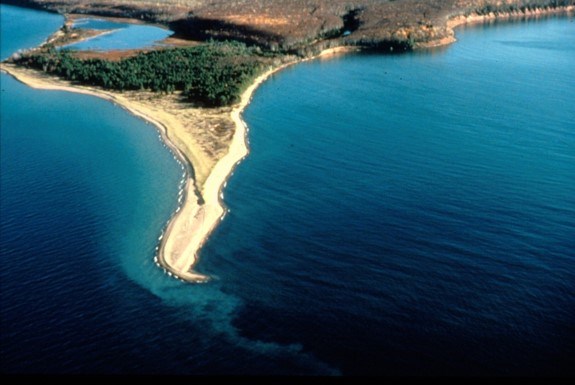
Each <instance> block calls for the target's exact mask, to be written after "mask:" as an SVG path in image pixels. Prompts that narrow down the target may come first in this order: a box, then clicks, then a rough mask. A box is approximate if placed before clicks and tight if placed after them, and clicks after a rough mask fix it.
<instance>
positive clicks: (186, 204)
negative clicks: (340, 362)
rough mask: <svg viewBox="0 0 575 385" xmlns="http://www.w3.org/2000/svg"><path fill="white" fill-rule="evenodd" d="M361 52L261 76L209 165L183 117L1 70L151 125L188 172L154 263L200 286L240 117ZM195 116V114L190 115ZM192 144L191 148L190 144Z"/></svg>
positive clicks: (237, 151) (238, 141) (241, 151)
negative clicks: (257, 100)
mask: <svg viewBox="0 0 575 385" xmlns="http://www.w3.org/2000/svg"><path fill="white" fill-rule="evenodd" d="M574 8H575V7H573V6H569V7H565V8H562V9H561V10H557V9H552V10H548V11H549V12H545V11H540V10H538V11H536V12H533V13H532V14H525V13H521V14H518V15H511V14H489V15H483V16H479V15H477V16H468V17H465V16H456V17H454V18H451V19H449V20H448V26H449V28H452V29H453V28H456V27H458V26H461V25H466V24H472V23H480V22H486V21H491V20H496V19H503V20H508V19H511V18H519V17H521V18H523V17H533V16H539V15H544V14H555V13H569V12H573V10H574ZM455 41H456V39H455V38H453V39H451V40H449V41H439V42H436V43H439V44H434V45H432V46H438V45H445V44H449V43H453V42H455ZM430 47H431V46H430ZM360 50H361V48H360V47H356V46H339V47H335V48H330V49H326V50H324V51H322V52H321V53H320V54H318V55H316V56H313V57H310V58H306V59H300V60H293V61H290V62H287V63H284V64H282V65H279V66H277V67H274V68H270V69H269V70H267V71H266V72H265V73H263V74H261V75H260V76H258V77H257V78H256V79H255V80H254V81H253V83H252V84H251V85H250V86H249V87H248V88H247V89H246V90H245V91H244V92H243V94H242V96H241V101H240V102H239V103H238V104H236V105H235V106H234V107H233V109H232V110H231V112H229V113H227V112H225V113H222V112H220V114H221V115H222V117H223V116H224V115H225V116H226V119H230V120H231V121H232V122H233V125H234V127H235V130H234V134H233V137H232V140H231V142H230V143H229V147H228V149H227V152H226V153H225V155H223V157H221V158H219V160H217V161H216V162H215V164H211V162H210V160H208V161H206V160H205V159H202V157H201V156H200V155H199V152H201V148H200V147H201V144H198V143H197V141H194V138H189V137H188V136H189V135H191V134H190V133H189V132H188V131H186V127H185V124H183V123H182V122H181V120H182V119H184V118H183V117H180V116H171V115H170V112H168V111H160V112H162V113H159V110H158V108H155V109H152V108H151V107H150V106H149V105H146V104H145V103H142V102H137V101H135V100H131V99H130V98H129V97H127V96H125V95H124V94H121V93H118V92H113V91H106V90H102V89H99V88H94V87H88V86H81V85H75V84H71V83H70V82H67V81H65V80H61V79H58V78H54V77H51V76H48V75H45V74H43V73H41V72H38V71H34V70H28V69H23V68H21V67H17V66H13V65H9V64H5V63H1V64H0V69H1V70H2V71H3V72H6V73H8V74H10V75H11V76H13V77H14V78H16V79H17V80H19V81H20V82H22V83H24V84H26V85H28V86H30V87H33V88H37V89H46V90H60V91H68V92H76V93H80V94H86V95H92V96H96V97H99V98H102V99H105V100H108V101H111V102H113V103H115V104H117V105H119V106H121V107H122V108H124V109H126V110H127V111H129V112H130V113H132V114H133V115H135V116H137V117H140V118H142V119H144V120H145V121H147V122H150V123H152V124H153V125H154V126H155V127H156V129H158V131H159V132H160V136H161V139H162V141H163V142H164V143H165V144H166V145H167V146H168V147H169V148H170V150H171V151H172V152H173V153H174V155H175V156H176V157H177V158H178V159H179V162H180V163H181V164H182V166H183V167H184V171H185V172H184V175H183V177H184V178H185V184H184V186H183V189H182V190H181V191H180V195H179V197H178V201H181V204H180V205H179V206H178V207H177V209H176V211H175V212H174V213H172V216H171V218H170V220H169V222H168V225H167V226H166V227H165V228H164V230H163V231H162V233H161V235H160V237H159V244H158V246H157V253H156V255H155V256H154V261H155V262H156V263H157V264H159V265H160V266H161V267H162V268H164V269H165V271H166V272H167V274H168V275H170V276H175V277H176V278H179V279H181V280H184V281H188V282H195V283H198V282H206V281H208V280H209V277H208V276H207V275H204V274H201V273H199V272H196V271H195V270H194V267H195V265H196V263H197V262H198V253H199V251H200V249H201V248H202V246H203V245H204V243H205V242H206V241H207V239H208V238H209V236H210V234H211V233H212V232H213V230H214V229H215V228H216V227H217V225H218V224H219V222H220V221H221V220H222V219H223V218H224V216H225V214H226V212H227V208H226V206H225V203H224V202H223V196H222V194H223V193H222V190H223V188H224V187H225V185H226V182H227V180H228V178H229V177H230V176H231V174H232V173H233V170H234V169H235V167H236V166H237V165H238V164H239V163H240V162H241V161H242V160H243V159H244V158H245V157H246V156H247V155H248V154H249V148H248V145H247V141H246V138H247V132H248V127H247V125H246V123H245V122H244V121H243V119H242V117H241V114H242V112H243V111H244V109H245V108H246V107H247V106H248V105H249V103H250V101H251V98H252V96H253V93H254V91H255V90H256V89H257V88H258V87H259V86H260V85H261V84H262V83H263V82H264V81H265V80H266V79H268V78H269V77H270V76H271V75H273V74H274V73H276V72H278V71H281V70H282V69H284V68H286V67H288V66H291V65H293V64H298V63H301V62H303V61H308V60H314V59H317V58H320V57H325V56H329V55H333V54H339V53H347V52H357V51H360ZM192 113H194V112H193V111H192ZM185 138H187V139H189V141H188V142H186V140H185ZM190 141H191V142H193V143H190ZM194 198H195V199H194Z"/></svg>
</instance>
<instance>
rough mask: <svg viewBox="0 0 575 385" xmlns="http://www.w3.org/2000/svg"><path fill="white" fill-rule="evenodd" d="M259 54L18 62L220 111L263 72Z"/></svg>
mask: <svg viewBox="0 0 575 385" xmlns="http://www.w3.org/2000/svg"><path fill="white" fill-rule="evenodd" d="M257 52H258V51H257V49H253V48H249V47H247V46H245V45H244V44H242V43H237V42H209V43H206V44H203V45H200V46H196V47H191V48H173V49H166V50H158V51H151V52H146V53H139V54H138V55H136V56H133V57H130V58H127V59H123V60H121V61H109V60H102V59H84V60H83V59H79V58H77V57H75V56H74V53H73V51H69V50H64V49H61V50H58V49H55V48H49V49H47V50H46V51H43V52H34V53H30V54H27V55H22V56H21V57H19V58H17V59H15V62H16V63H18V64H21V65H25V66H27V67H31V68H35V69H39V70H42V71H44V72H47V73H51V74H55V75H58V76H60V77H63V78H65V79H67V80H71V81H75V82H78V83H81V84H86V85H92V86H100V87H103V88H105V89H112V90H118V91H125V90H151V91H154V92H162V93H172V92H174V91H183V93H184V95H185V96H186V97H187V98H188V99H189V100H190V101H193V102H199V103H201V104H203V105H205V106H210V107H218V106H227V105H230V104H233V103H235V102H237V101H238V100H239V97H240V96H241V93H242V92H243V90H244V89H245V87H246V86H247V85H248V84H249V83H250V82H251V81H252V80H253V79H254V77H255V76H256V75H257V74H258V73H259V72H260V70H261V66H262V64H261V63H262V60H261V57H260V55H259V54H258V53H257Z"/></svg>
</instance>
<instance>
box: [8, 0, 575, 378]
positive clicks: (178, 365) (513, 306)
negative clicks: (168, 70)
mask: <svg viewBox="0 0 575 385" xmlns="http://www.w3.org/2000/svg"><path fill="white" fill-rule="evenodd" d="M1 10H2V37H3V39H4V38H5V36H7V34H8V33H9V34H10V35H9V36H10V39H8V40H10V41H12V42H13V43H14V45H13V46H11V47H10V48H9V49H7V48H6V47H7V46H6V45H5V43H4V42H5V40H3V41H2V57H6V56H8V55H9V53H10V52H13V51H15V50H17V49H18V48H20V47H21V46H20V42H19V40H18V39H19V37H18V36H22V37H23V38H22V40H21V42H22V43H21V44H22V46H26V45H27V44H28V43H26V42H32V43H33V44H29V45H28V46H30V45H35V44H37V43H38V42H40V41H42V40H43V39H44V38H45V37H46V36H47V35H48V34H49V33H50V32H51V31H50V30H49V28H48V29H47V28H46V25H47V22H46V20H43V19H40V18H43V17H48V19H50V20H52V21H53V22H54V25H53V29H52V30H55V29H57V28H58V26H59V23H61V22H62V20H61V18H60V17H59V16H55V15H46V14H43V13H39V12H36V11H31V10H24V9H18V8H13V7H7V6H5V5H2V8H1ZM5 15H10V16H11V18H12V17H20V18H22V17H27V18H29V20H30V22H29V23H28V26H27V27H26V30H25V33H24V31H22V30H21V29H19V26H18V25H11V26H10V28H6V29H5V26H6V25H8V24H7V23H5V22H4V21H5V19H4V16H5ZM34 20H39V22H38V23H37V24H38V25H36V23H35V22H34ZM20 28H21V27H20ZM19 32H21V33H20V34H19ZM29 35H34V36H32V37H30V36H29ZM25 36H26V37H25ZM24 37H25V38H24ZM574 38H575V28H574V27H573V22H572V20H570V19H568V18H558V19H556V18H553V19H548V20H544V21H538V22H527V23H525V22H522V23H514V24H505V25H499V24H496V25H492V26H489V27H485V28H482V27H479V28H473V29H468V30H465V31H461V33H460V42H458V43H457V44H455V45H453V46H451V47H449V48H448V49H446V50H442V51H436V52H434V53H424V54H412V55H401V56H379V55H357V56H345V57H340V58H338V59H333V60H329V61H315V62H310V63H304V64H301V65H298V66H296V67H293V68H291V69H288V70H285V71H283V72H282V73H280V74H279V75H277V76H275V77H274V78H272V79H270V80H269V81H268V82H266V83H265V84H264V85H263V86H262V87H261V88H260V89H259V90H258V91H257V93H256V95H255V98H254V100H253V103H252V104H251V105H250V107H249V108H248V109H247V111H246V113H245V119H246V121H247V122H248V124H249V126H250V129H251V130H250V143H251V145H250V146H251V150H252V151H251V154H250V156H249V157H248V158H247V160H246V161H245V162H244V163H242V165H241V166H240V167H239V168H238V169H237V170H236V173H235V175H234V177H233V178H232V179H231V180H230V182H229V183H228V187H227V189H226V192H225V196H226V203H227V204H228V205H229V207H230V208H231V212H230V214H229V215H228V216H227V217H226V220H225V221H224V222H223V223H222V225H221V226H220V227H219V228H218V229H217V230H216V232H215V234H214V236H213V237H212V238H211V239H210V241H209V242H208V244H207V245H206V247H205V249H204V250H203V251H202V260H201V263H200V269H201V270H202V271H205V272H208V273H210V274H213V275H214V276H215V277H216V279H215V280H214V281H212V282H211V283H209V284H206V285H195V286H194V285H188V284H183V283H180V282H178V281H176V280H173V279H171V278H169V277H167V276H165V275H164V274H163V273H162V271H161V270H160V269H158V268H157V267H156V266H155V265H154V264H153V262H152V260H153V253H154V247H155V245H156V243H157V237H158V235H159V234H160V232H161V230H162V228H163V226H164V224H165V222H166V221H167V220H168V218H169V216H170V215H171V212H172V211H173V210H174V208H175V205H176V201H177V191H178V186H179V183H180V178H181V168H180V165H179V164H178V163H177V162H176V161H175V160H174V159H173V156H172V154H171V153H170V152H169V151H168V150H167V149H166V148H165V147H163V145H162V144H161V142H160V141H159V140H158V139H157V133H156V132H155V130H154V129H153V128H152V127H151V126H148V125H146V124H145V123H143V122H141V121H140V120H138V119H136V118H134V117H132V116H130V115H129V114H127V113H126V112H124V111H123V110H121V109H119V108H117V107H115V106H113V105H111V104H109V103H107V102H104V101H101V100H98V99H95V98H90V97H84V96H78V95H73V94H69V93H62V92H54V91H37V90H33V89H30V88H28V87H25V86H23V85H21V84H19V83H17V82H16V81H15V80H13V79H12V78H10V77H8V76H6V75H2V77H1V79H2V93H1V103H2V104H1V108H2V114H1V119H2V120H1V126H0V127H1V132H0V133H1V136H0V139H1V141H0V144H1V151H0V156H1V162H0V168H1V174H0V175H1V176H0V178H1V179H0V182H1V183H0V189H1V194H0V219H1V221H0V230H1V232H0V250H1V258H2V264H1V269H0V284H1V287H0V289H1V290H0V305H1V306H0V316H1V318H0V320H1V323H0V368H1V369H2V371H3V372H8V373H14V372H16V373H173V374H221V373H228V374H246V373H251V374H281V373H284V374H285V373H304V374H318V373H321V374H326V373H328V374H336V373H343V374H383V375H398V374H399V375H405V374H512V375H513V374H515V375H534V374H545V375H553V374H559V375H565V374H569V375H573V374H575V373H574V368H575V366H574V365H573V364H574V362H573V357H574V355H573V352H574V351H575V326H574V325H575V324H574V322H573V321H574V319H575V256H574V253H573V248H574V246H575V241H574V239H575V237H574V236H573V235H574V234H575V182H574V181H575V130H574V128H575V126H574V124H573V121H574V118H575V108H574V107H573V104H572V100H573V99H574V96H575V84H574V83H573V81H572V77H573V76H572V69H571V66H572V63H573V62H574V60H575V46H574V45H573V42H575V39H574ZM25 39H31V40H25Z"/></svg>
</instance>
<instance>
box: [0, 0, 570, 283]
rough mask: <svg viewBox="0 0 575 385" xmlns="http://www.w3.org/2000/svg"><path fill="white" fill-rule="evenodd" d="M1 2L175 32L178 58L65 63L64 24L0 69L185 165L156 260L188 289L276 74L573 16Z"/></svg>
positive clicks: (477, 8)
mask: <svg viewBox="0 0 575 385" xmlns="http://www.w3.org/2000/svg"><path fill="white" fill-rule="evenodd" d="M5 2H6V3H11V4H15V5H20V6H30V7H35V8H40V9H45V10H48V11H54V12H59V13H62V14H64V15H65V16H66V17H67V18H68V20H70V19H73V18H74V17H78V15H94V16H99V17H120V18H123V19H126V20H128V21H129V22H142V21H143V22H148V23H158V24H162V25H165V26H166V27H168V28H170V29H171V30H173V31H174V32H175V36H174V37H175V38H177V39H178V41H179V43H178V45H177V47H174V46H172V47H170V48H165V49H149V50H137V51H136V50H133V51H130V52H122V53H117V52H116V53H106V52H104V53H94V52H91V53H86V52H69V51H67V50H60V49H57V48H58V46H60V45H62V44H65V43H67V42H69V41H71V40H72V39H81V38H83V37H86V36H88V35H90V33H87V34H86V35H82V34H81V33H80V32H79V31H76V30H74V28H72V27H70V23H66V25H64V26H63V27H62V29H61V30H59V31H57V32H56V33H55V34H54V35H53V36H52V37H50V38H49V39H48V41H47V42H46V43H45V44H43V45H42V46H40V47H38V48H36V49H33V50H31V51H28V52H23V53H17V54H15V55H13V57H11V58H10V59H9V60H7V61H5V62H3V63H2V64H1V69H2V70H3V71H5V72H8V73H9V74H11V75H12V76H14V77H16V78H17V79H19V80H20V81H22V82H23V83H26V84H28V85H30V86H32V87H36V88H43V89H58V90H67V91H72V92H79V93H85V94H91V95H95V96H98V97H101V98H104V99H107V100H110V101H112V102H114V103H116V104H118V105H120V106H122V107H124V108H126V109H127V110H128V111H130V112H132V113H133V114H135V115H137V116H140V117H142V118H143V119H145V120H147V121H149V122H150V123H152V124H154V125H155V126H156V127H157V129H158V130H159V132H160V133H161V135H162V138H163V140H164V141H165V143H166V144H167V145H168V146H169V147H170V148H171V149H172V151H173V152H174V154H175V155H176V156H177V157H178V158H179V159H180V161H181V162H182V164H183V165H184V168H185V171H186V172H185V177H186V183H185V185H184V188H183V190H182V191H180V196H179V197H178V199H179V202H180V205H179V206H178V208H177V211H176V212H175V213H174V215H173V217H172V219H171V220H170V222H169V224H168V226H167V227H166V229H165V231H164V232H163V234H162V235H160V237H159V243H158V248H157V255H156V257H155V259H156V261H157V263H158V264H159V265H160V266H162V267H163V268H164V269H165V270H166V272H167V273H168V274H170V275H172V276H175V277H177V278H180V279H182V280H185V281H189V282H204V281H206V280H208V279H209V277H208V276H206V275H204V274H201V273H199V272H197V271H195V270H194V267H195V265H196V262H197V254H198V251H199V250H200V248H201V246H202V244H203V243H204V242H205V240H206V239H207V237H208V236H209V234H210V233H211V232H212V231H213V229H214V228H215V227H216V226H217V224H218V223H219V221H220V220H221V219H222V218H223V216H224V215H225V213H226V208H225V206H224V204H223V201H222V189H223V188H224V187H225V183H226V180H227V178H228V176H229V175H230V174H231V173H232V171H233V169H234V167H235V166H236V165H237V164H238V163H239V162H240V161H241V160H242V159H243V158H244V157H245V156H247V154H248V147H247V145H246V135H247V127H246V125H245V123H244V122H243V120H242V118H241V113H242V111H243V109H244V108H245V107H246V106H247V105H248V103H249V101H250V98H251V96H252V94H253V92H254V90H255V89H256V88H257V86H258V85H259V84H261V83H262V82H263V81H264V80H265V79H266V78H267V77H269V76H270V75H272V74H273V73H274V72H275V71H278V70H280V69H282V68H284V67H285V66H288V65H291V64H295V63H298V62H301V61H302V60H308V59H312V58H315V57H318V56H320V55H330V54H335V53H338V52H342V51H349V50H359V49H373V50H380V51H385V52H389V51H394V52H397V51H410V50H415V49H424V48H429V47H435V46H440V45H445V44H449V43H451V42H453V41H455V37H454V36H455V35H454V31H453V29H454V28H455V27H456V26H458V25H461V24H464V23H470V22H482V21H486V20H491V19H496V18H499V19H501V18H510V17H514V18H520V17H536V16H538V15H541V14H548V13H566V12H573V11H574V9H575V0H503V1H491V0H423V1H416V0H390V1H387V0H384V1H378V0H359V1H343V0H335V1H324V0H322V1H320V0H301V1H300V0H294V1H283V2H282V1H264V0H252V1H249V0H238V1H234V2H230V1H227V0H215V1H214V0H212V1H204V0H160V1H154V2H152V1H147V0H144V1H133V0H93V1H87V0H20V1H18V0H7V1H5ZM90 36H91V35H90ZM182 42H184V43H182ZM186 42H187V43H189V44H187V43H186ZM188 45H189V46H188ZM182 46H183V47H182ZM135 74H136V75H135ZM146 74H147V75H146Z"/></svg>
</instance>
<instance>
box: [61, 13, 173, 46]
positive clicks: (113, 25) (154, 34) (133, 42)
mask: <svg viewBox="0 0 575 385" xmlns="http://www.w3.org/2000/svg"><path fill="white" fill-rule="evenodd" d="M74 27H75V28H84V29H109V30H111V32H109V33H105V34H103V35H100V36H96V37H94V38H91V39H87V40H84V41H80V42H78V43H73V44H69V45H67V46H66V48H70V49H76V50H96V51H107V50H117V49H137V48H144V47H149V46H153V45H157V44H160V43H159V42H160V41H161V40H163V39H165V38H167V37H168V36H170V35H171V34H172V31H170V30H167V29H164V28H160V27H156V26H153V25H140V24H128V23H117V22H112V21H108V20H102V19H79V20H77V21H76V22H75V23H74Z"/></svg>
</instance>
